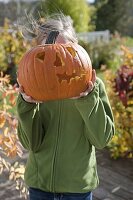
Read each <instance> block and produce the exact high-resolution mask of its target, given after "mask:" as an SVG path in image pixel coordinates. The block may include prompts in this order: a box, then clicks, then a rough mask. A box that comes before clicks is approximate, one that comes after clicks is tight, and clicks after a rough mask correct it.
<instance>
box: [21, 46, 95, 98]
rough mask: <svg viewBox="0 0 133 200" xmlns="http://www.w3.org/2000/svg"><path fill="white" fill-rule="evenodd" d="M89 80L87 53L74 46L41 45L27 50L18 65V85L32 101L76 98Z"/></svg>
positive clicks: (89, 64)
mask: <svg viewBox="0 0 133 200" xmlns="http://www.w3.org/2000/svg"><path fill="white" fill-rule="evenodd" d="M91 78H92V65H91V61H90V58H89V56H88V54H87V52H86V51H85V50H84V49H83V48H82V47H81V46H80V45H78V44H74V43H68V44H45V45H39V46H36V47H34V48H32V49H31V50H29V51H28V52H27V53H26V54H25V55H24V56H23V57H22V59H21V61H20V63H19V66H18V82H19V84H21V85H22V86H23V88H24V92H25V93H26V94H27V95H29V96H31V97H32V98H33V99H35V100H41V101H48V100H58V99H66V98H71V97H76V96H79V95H80V93H81V92H83V91H85V90H86V89H87V84H88V82H89V81H90V80H91Z"/></svg>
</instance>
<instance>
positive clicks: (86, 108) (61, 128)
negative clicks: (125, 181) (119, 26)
mask: <svg viewBox="0 0 133 200" xmlns="http://www.w3.org/2000/svg"><path fill="white" fill-rule="evenodd" d="M53 30H55V31H58V32H59V35H58V36H57V38H56V42H57V43H67V42H77V38H76V34H75V32H74V29H73V26H72V23H71V20H70V18H69V17H66V16H57V17H56V18H51V19H48V20H47V21H45V23H44V24H43V25H41V26H40V27H38V32H37V36H36V39H37V42H38V44H44V43H45V42H46V39H47V36H48V34H49V33H50V32H51V31H53ZM19 90H20V94H19V96H18V99H17V112H18V121H19V123H18V137H19V139H20V142H21V143H22V145H23V147H24V148H25V149H27V150H28V151H29V157H28V161H27V164H26V169H25V182H26V184H27V186H28V187H29V196H30V200H59V199H61V200H92V191H93V190H94V189H95V188H96V187H97V186H98V182H99V180H98V175H97V164H96V155H95V148H97V149H102V148H104V147H105V146H106V145H107V143H108V142H109V141H110V139H111V138H112V136H113V135H114V121H113V115H112V110H111V107H110V104H109V100H108V97H107V94H106V90H105V86H104V84H103V82H102V80H101V79H99V78H97V77H96V73H95V71H94V70H93V73H92V80H91V81H90V82H89V85H88V89H87V91H86V92H84V93H82V94H81V95H80V97H75V98H71V99H64V100H54V101H47V102H39V108H38V104H36V103H37V102H36V100H34V99H32V98H31V97H29V96H27V95H26V94H25V93H24V91H23V88H22V86H21V85H20V89H19ZM33 115H34V117H33Z"/></svg>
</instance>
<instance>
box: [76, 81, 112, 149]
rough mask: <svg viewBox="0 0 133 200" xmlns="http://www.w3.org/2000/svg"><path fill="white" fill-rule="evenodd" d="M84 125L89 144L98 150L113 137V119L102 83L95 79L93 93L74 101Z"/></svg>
mask: <svg viewBox="0 0 133 200" xmlns="http://www.w3.org/2000/svg"><path fill="white" fill-rule="evenodd" d="M75 104H76V107H77V109H78V111H79V113H80V114H81V117H82V118H83V120H84V123H85V134H86V136H87V138H88V140H89V142H90V143H91V144H92V145H94V146H95V147H96V148H98V149H102V148H104V147H105V146H106V145H107V144H108V142H109V141H110V140H111V138H112V136H113V135H114V132H115V128H114V119H113V114H112V110H111V106H110V103H109V100H108V97H107V94H106V90H105V86H104V83H103V82H102V80H101V79H99V78H97V80H96V83H95V86H94V89H93V91H92V92H91V93H90V94H89V95H87V96H86V97H83V98H80V99H78V100H76V101H75Z"/></svg>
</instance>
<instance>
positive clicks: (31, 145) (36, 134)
mask: <svg viewBox="0 0 133 200" xmlns="http://www.w3.org/2000/svg"><path fill="white" fill-rule="evenodd" d="M17 115H18V131H17V133H18V138H19V140H20V142H21V144H22V146H23V147H24V148H25V149H27V150H30V151H33V152H37V151H38V149H39V147H40V145H41V143H42V140H43V137H44V130H43V126H42V123H41V118H40V112H39V106H38V105H37V104H35V103H28V102H26V101H24V100H23V98H22V96H21V95H20V94H19V96H18V98H17Z"/></svg>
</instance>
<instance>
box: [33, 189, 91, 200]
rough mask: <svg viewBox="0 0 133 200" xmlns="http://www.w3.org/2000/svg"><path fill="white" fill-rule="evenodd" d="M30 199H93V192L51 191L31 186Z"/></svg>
mask: <svg viewBox="0 0 133 200" xmlns="http://www.w3.org/2000/svg"><path fill="white" fill-rule="evenodd" d="M29 197H30V200H92V193H91V192H87V193H51V192H44V191H42V190H39V189H34V188H29Z"/></svg>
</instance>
